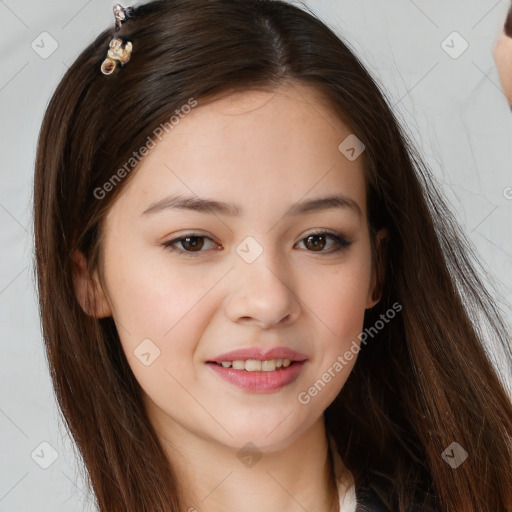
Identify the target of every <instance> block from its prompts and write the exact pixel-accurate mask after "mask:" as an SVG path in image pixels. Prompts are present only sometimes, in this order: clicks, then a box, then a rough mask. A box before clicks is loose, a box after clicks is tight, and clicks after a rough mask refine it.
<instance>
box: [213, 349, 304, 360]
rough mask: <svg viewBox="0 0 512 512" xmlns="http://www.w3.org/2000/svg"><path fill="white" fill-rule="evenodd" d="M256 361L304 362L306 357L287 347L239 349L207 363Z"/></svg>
mask: <svg viewBox="0 0 512 512" xmlns="http://www.w3.org/2000/svg"><path fill="white" fill-rule="evenodd" d="M247 359H256V360H257V361H268V360H270V359H290V361H305V360H306V359H307V357H306V356H305V355H304V354H301V353H300V352H297V351H296V350H292V349H291V348H287V347H274V348H272V349H270V350H267V351H264V350H263V349H262V348H261V347H250V348H240V349H238V350H232V351H231V352H226V353H224V354H221V355H219V356H217V357H214V358H213V359H209V360H208V361H207V362H209V363H222V362H223V361H240V360H242V361H246V360H247Z"/></svg>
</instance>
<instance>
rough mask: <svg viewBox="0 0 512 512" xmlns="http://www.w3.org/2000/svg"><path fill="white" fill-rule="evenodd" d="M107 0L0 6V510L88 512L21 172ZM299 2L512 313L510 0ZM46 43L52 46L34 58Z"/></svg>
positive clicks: (28, 176) (103, 23) (8, 0)
mask: <svg viewBox="0 0 512 512" xmlns="http://www.w3.org/2000/svg"><path fill="white" fill-rule="evenodd" d="M113 3H114V2H110V1H104V0H89V1H83V0H68V1H67V2H57V1H56V0H49V1H45V2H35V1H33V0H32V1H24V2H16V1H15V0H5V1H4V0H0V34H1V36H0V38H1V45H0V52H1V56H2V57H1V66H0V105H1V112H2V117H1V123H0V129H1V137H0V140H1V144H2V146H1V147H2V151H1V152H0V176H1V187H0V226H1V241H0V243H1V246H2V266H1V269H0V307H1V309H0V311H1V312H0V315H1V320H0V329H1V340H2V353H3V357H2V358H0V365H1V372H2V386H1V387H0V429H1V433H2V435H1V445H0V446H1V453H2V466H1V473H0V512H7V511H9V512H17V511H20V512H21V511H23V512H26V511H33V510H38V511H41V512H44V511H50V510H51V511H52V512H60V511H75V510H76V511H79V510H80V511H81V510H93V507H92V501H91V499H90V498H88V497H87V494H86V493H85V492H84V489H85V487H84V480H83V477H82V475H81V473H80V470H79V466H78V465H77V464H76V460H75V456H74V454H73V450H72V444H71V441H70V440H69V438H68V437H67V434H66V433H65V429H64V427H63V425H62V423H61V421H60V419H59V414H58V411H57V408H56V405H55V400H54V397H53V391H52V387H51V383H50V379H49V375H48V371H47V367H46V361H45V356H44V352H43V343H42V339H41V334H40V328H39V318H38V312H37V302H36V300H37V299H36V295H35V292H34V280H33V265H32V226H31V200H32V173H33V163H34V155H35V147H36V141H37V136H38V131H39V126H40V123H41V120H42V116H43V113H44V110H45V107H46V104H47V102H48V100H49V98H50V95H51V94H52V92H53V90H54V89H55V87H56V86H57V84H58V82H59V80H60V79H61V77H62V75H63V73H64V72H65V70H66V68H67V66H69V65H70V64H71V63H72V62H73V60H74V59H75V58H76V57H77V55H78V53H79V51H81V49H83V48H84V47H85V46H86V45H87V44H88V43H89V42H91V41H92V39H93V38H94V37H95V36H96V35H97V34H98V33H99V32H100V31H101V30H103V29H104V28H106V27H108V26H109V24H111V23H112V20H113V16H112V5H113ZM306 3H307V5H308V6H309V7H310V8H311V9H312V10H313V11H314V12H316V13H317V14H318V15H319V16H320V18H321V19H323V20H324V21H325V22H326V23H327V24H328V25H329V26H330V27H331V28H333V29H334V30H335V31H336V32H337V33H338V34H340V35H342V36H343V37H344V39H345V40H347V41H348V42H349V43H350V45H351V46H352V47H353V49H354V50H355V51H356V53H357V54H358V55H359V57H360V58H361V59H362V61H363V63H365V64H366V65H367V67H368V68H369V70H370V72H371V73H372V74H373V76H374V77H375V78H376V79H377V80H378V82H379V83H380V84H381V85H382V87H383V88H384V89H385V91H386V92H387V95H388V98H389V100H390V101H391V103H392V105H393V106H394V109H395V111H396V112H397V115H398V116H399V119H400V120H402V122H403V123H404V124H405V125H406V126H407V128H408V131H409V133H410V134H411V136H412V137H413V140H414V141H415V142H416V144H417V146H418V147H419V148H420V150H421V152H422V154H423V156H424V158H425V159H426V161H427V162H428V163H429V165H430V166H431V168H432V170H433V172H434V173H435V175H436V176H437V178H438V180H439V181H440V183H441V184H442V188H443V189H444V192H445V194H446V195H447V197H448V200H449V202H450V204H451V205H452V209H453V211H454V212H455V214H456V215H457V217H458V219H459V221H460V222H461V224H462V225H463V227H464V228H465V230H466V233H467V234H468V236H469V238H470V240H471V241H472V242H473V244H474V245H475V246H476V249H477V251H478V253H479V254H480V256H481V258H482V260H483V261H484V262H485V265H486V267H487V268H488V269H490V271H491V272H492V274H493V275H494V277H495V280H496V283H497V288H498V289H497V291H495V292H493V293H495V294H496V297H498V296H499V295H498V294H501V295H502V297H503V299H504V302H503V304H502V307H503V309H504V310H505V312H506V315H507V316H508V317H510V316H511V315H510V313H511V303H512V235H511V227H510V224H511V220H512V193H510V194H509V195H508V197H509V198H508V199H507V197H506V196H507V193H506V191H507V190H510V189H508V188H507V187H512V172H511V169H512V166H511V162H512V144H511V138H512V114H511V112H510V111H509V109H508V106H507V102H506V99H505V97H504V95H503V93H502V91H501V88H500V85H499V81H498V74H497V70H496V68H495V65H494V62H493V59H492V48H493V46H494V44H495V42H496V39H497V36H498V33H499V32H500V31H501V28H502V26H503V22H504V19H505V14H506V11H507V8H508V3H509V2H508V0H501V1H495V0H478V1H477V0H452V1H451V2H445V1H444V0H431V1H429V2H420V1H419V0H416V1H413V0H392V1H390V2H382V1H377V0H366V1H365V2H361V1H359V0H310V1H307V2H306ZM454 31H456V32H458V33H459V34H460V36H462V38H464V40H465V41H467V43H468V44H469V47H468V48H467V50H466V51H465V52H464V53H462V54H461V55H460V56H458V57H457V58H452V56H450V55H448V54H447V53H446V51H445V50H444V49H443V41H444V40H446V38H447V37H448V36H449V35H450V34H452V33H453V32H454ZM43 32H47V33H48V34H50V36H48V35H41V34H42V33H43ZM52 39H53V40H54V41H55V43H53V42H52ZM41 40H43V41H41ZM452 41H453V42H452ZM462 43H463V42H462V39H460V38H459V36H450V38H448V39H447V42H446V43H444V46H445V47H446V44H448V45H450V46H452V47H453V48H452V49H451V50H450V51H452V52H458V51H459V50H460V49H461V48H462ZM52 44H57V45H58V47H57V49H56V50H55V51H54V52H53V53H52V54H51V55H45V54H44V52H49V51H50V50H51V48H52V46H51V45H52ZM36 45H38V46H36ZM32 46H34V47H35V48H36V49H37V50H38V52H39V53H37V52H36V51H35V49H33V47H32ZM41 53H42V54H43V55H40V54H41ZM43 57H46V58H43ZM42 442H47V443H49V444H50V445H51V446H52V447H53V448H54V449H55V450H56V452H57V453H58V457H57V459H56V460H55V461H54V462H53V464H51V465H50V466H49V467H48V468H47V469H43V468H42V467H41V464H43V465H44V464H45V463H46V464H48V463H49V462H51V459H50V458H49V457H50V453H51V452H50V450H49V449H48V447H47V446H46V445H43V446H42V447H41V446H40V444H41V443H42ZM34 450H35V452H34ZM33 453H34V456H33V457H32V455H31V454H33ZM37 454H39V455H40V456H39V457H38V456H37ZM36 461H37V462H38V463H36Z"/></svg>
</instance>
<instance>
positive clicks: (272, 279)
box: [226, 236, 300, 326]
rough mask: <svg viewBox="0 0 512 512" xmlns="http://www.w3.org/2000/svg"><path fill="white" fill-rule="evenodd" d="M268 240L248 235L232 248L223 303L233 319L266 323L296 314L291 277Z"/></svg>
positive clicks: (297, 302) (285, 265)
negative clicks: (229, 283) (229, 282)
mask: <svg viewBox="0 0 512 512" xmlns="http://www.w3.org/2000/svg"><path fill="white" fill-rule="evenodd" d="M272 240H273V238H272V237H262V238H258V240H256V238H254V237H251V236H249V237H247V238H246V239H245V240H243V241H242V242H241V243H240V244H239V245H238V246H237V248H236V252H237V254H236V258H235V264H234V268H233V272H232V276H233V285H232V286H231V287H230V295H229V298H228V301H227V305H226V314H227V315H228V316H229V318H230V319H231V320H232V321H234V322H236V321H239V320H241V319H243V320H244V321H248V320H252V321H254V322H259V323H261V324H263V325H265V326H270V325H273V324H275V323H278V322H280V321H281V320H283V319H285V318H289V319H291V318H292V317H293V318H295V317H296V316H297V315H298V313H299V310H300V304H299V301H298V298H297V297H296V294H295V291H294V289H293V288H294V286H293V282H292V280H293V276H292V275H291V272H290V271H289V268H288V266H287V264H286V261H285V260H284V259H282V256H280V254H279V252H278V249H276V248H275V247H274V246H272V244H273V242H272Z"/></svg>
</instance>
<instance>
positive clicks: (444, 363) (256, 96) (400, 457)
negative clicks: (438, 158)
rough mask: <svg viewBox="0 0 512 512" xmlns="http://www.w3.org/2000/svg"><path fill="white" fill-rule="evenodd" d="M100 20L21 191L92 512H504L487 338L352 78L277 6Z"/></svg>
mask: <svg viewBox="0 0 512 512" xmlns="http://www.w3.org/2000/svg"><path fill="white" fill-rule="evenodd" d="M115 14H116V25H115V28H114V29H113V30H106V31H104V32H103V33H102V34H100V35H99V36H98V37H97V39H96V40H95V41H94V42H93V43H92V44H91V45H90V46H88V47H87V48H86V49H85V50H84V51H83V52H82V54H81V55H80V56H79V57H78V59H77V60H76V62H75V63H74V64H73V65H72V66H71V67H70V69H69V70H68V72H67V73H66V75H65V76H64V78H63V79H62V81H61V83H60V84H59V86H58V88H57V90H56V91H55V94H54V96H53V98H52V100H51V102H50V104H49V106H48V109H47V112H46V115H45V118H44V121H43V125H42V128H41V134H40V140H39V144H38V150H37V161H36V170H35V189H34V218H35V245H36V265H37V277H38V284H39V295H40V307H41V315H42V324H43V330H44V339H45V343H46V349H47V354H48V361H49V365H50V370H51V375H52V379H53V382H54V386H55V391H56V395H57V398H58V401H59V405H60V407H61V409H62V412H63V416H64V418H65V420H66V422H67V425H68V427H69V430H70V433H71V435H72V436H73V438H74V440H75V441H76V444H77V447H78V449H79V451H80V454H81V456H82V457H83V460H84V464H85V467H86V469H87V473H88V476H89V479H90V485H91V486H92V489H93V491H94V494H95V497H96V500H97V504H98V508H99V510H101V511H102V512H103V511H105V512H107V511H108V512H121V511H122V512H142V511H147V512H160V511H162V512H163V511H176V512H178V511H179V512H184V511H189V512H191V511H194V510H197V511H201V512H203V511H204V512H216V511H221V510H222V511H226V510H244V511H249V512H251V511H261V510H284V511H298V510H308V511H313V510H318V511H322V512H326V511H329V512H331V511H342V512H349V511H352V512H353V511H355V510H357V511H358V512H363V511H393V512H394V511H400V512H405V511H428V510H431V511H442V512H448V511H449V512H484V511H485V512H488V511H493V512H510V511H512V447H511V433H512V406H511V400H510V396H508V395H507V391H506V390H505V387H504V385H503V383H502V382H501V380H500V376H499V374H498V373H497V372H496V370H495V368H494V367H493V364H492V362H491V361H492V359H493V355H492V354H490V353H489V349H488V347H489V346H491V345H490V343H493V342H494V343H495V345H494V346H495V347H496V349H495V350H496V351H498V352H499V353H500V354H501V353H502V354H503V355H502V356H501V357H502V362H505V363H507V362H510V361H511V360H512V359H511V352H510V346H509V333H508V331H507V327H506V325H505V323H504V321H503V320H502V319H501V318H500V316H499V311H498V308H497V306H496V304H495V303H494V302H493V300H492V298H491V297H490V294H489V293H488V292H487V291H486V289H485V288H484V286H483V285H482V283H481V280H480V277H479V273H478V272H477V271H476V270H475V269H474V268H475V267H474V265H475V264H474V263H473V262H472V252H471V249H470V247H469V246H468V245H467V243H466V241H465V238H464V236H463V234H462V233H461V231H460V230H459V228H458V227H457V225H456V224H455V223H454V222H453V219H452V216H451V215H450V213H449V210H448V208H447V207H446V204H445V202H444V201H443V199H442V197H441V196H440V195H439V194H438V192H437V191H436V188H435V187H434V186H433V184H432V182H431V178H430V174H429V172H428V170H427V169H426V168H425V167H424V165H423V164H422V162H421V159H420V158H419V156H418V155H417V153H416V152H415V150H414V149H413V148H412V147H411V145H410V144H409V142H408V139H407V137H406V135H405V134H404V133H403V131H402V130H401V128H400V126H399V124H398V122H397V120H396V119H395V117H394V115H393V113H392V111H391V109H390V107H389V105H388V103H387V102H386V100H385V98H384V96H383V94H382V93H381V92H380V90H379V88H378V87H377V85H376V84H375V82H374V81H373V80H372V78H371V77H370V75H369V74H368V73H367V71H366V70H365V69H364V68H363V66H362V65H361V63H360V62H359V61H358V59H357V58H356V57H355V56H354V55H353V53H351V51H349V49H348V48H347V46H346V45H345V44H344V43H343V42H342V41H341V40H340V38H339V37H338V36H337V35H335V34H334V33H333V32H332V31H331V30H330V29H329V28H328V27H326V26H325V24H323V23H322V22H321V21H319V20H318V19H317V18H315V17H314V16H313V15H311V14H309V13H308V12H306V11H304V10H301V9H299V8H297V7H295V6H293V5H290V4H288V3H285V2H281V1H278V0H201V1H199V0H168V1H157V2H149V3H147V4H145V5H141V6H136V7H133V8H129V9H123V8H122V7H120V6H117V7H116V8H115ZM488 342H489V343H488ZM498 349H500V350H498Z"/></svg>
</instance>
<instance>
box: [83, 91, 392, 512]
mask: <svg viewBox="0 0 512 512" xmlns="http://www.w3.org/2000/svg"><path fill="white" fill-rule="evenodd" d="M350 133H351V131H350V129H349V128H348V127H347V126H346V125H345V124H343V123H342V122H341V121H340V120H339V119H338V118H337V117H335V116H334V114H333V113H331V111H330V110H329V108H328V106H327V105H326V104H325V103H324V102H323V101H322V98H321V97H320V96H319V95H318V93H317V92H316V91H315V90H314V89H312V88H309V87H306V86H302V85H301V86H297V85H295V86H293V87H292V86H286V87H282V88H280V89H276V90H274V91H272V92H263V91H245V92H243V93H236V94H232V95H229V96H224V97H221V98H219V99H216V100H215V101H214V102H213V103H210V104H207V105H203V106H201V103H200V104H199V106H198V107H196V108H194V109H192V112H191V113H190V114H188V115H187V116H186V117H185V118H184V119H183V120H181V121H180V123H179V124H178V125H177V126H176V127H175V128H174V129H173V131H172V132H170V133H169V134H168V135H166V136H165V138H164V139H163V140H162V141H161V142H159V143H158V144H157V146H156V148H154V149H153V150H152V151H151V152H150V153H149V155H148V156H147V157H146V158H145V160H144V161H143V162H142V164H141V166H140V168H139V169H138V170H137V172H136V174H135V175H134V176H133V177H132V179H131V181H130V183H128V184H127V186H126V187H125V189H124V190H123V191H122V193H121V194H120V196H119V198H118V199H117V200H116V202H115V203H114V204H113V206H112V208H111V209H110V211H109V213H108V215H107V217H106V219H105V224H104V226H103V228H104V231H103V233H104V239H103V241H104V246H103V272H104V279H105V281H104V285H105V288H104V289H103V290H102V289H101V285H100V284H99V283H100V281H99V279H98V274H97V273H95V274H94V276H92V277H91V278H89V277H88V276H86V275H85V273H84V271H83V270H84V268H85V260H84V258H83V255H81V254H80V253H77V254H76V255H75V256H76V262H77V267H78V268H81V269H82V271H80V272H77V277H76V281H75V287H76V290H77V296H78V297H79V300H80V301H81V303H82V304H83V307H84V308H85V307H86V304H85V297H86V294H87V289H88V287H89V286H91V283H92V286H93V287H96V297H95V298H96V301H97V306H96V308H95V309H94V311H91V310H89V311H88V313H89V314H94V315H95V316H98V317H102V316H113V318H114V320H115V323H116V326H117V328H118V332H119V336H120V340H121V343H122V346H123V349H124V352H125V354H126V357H127V360H128V363H129V364H130V366H131V368H132V370H133V373H134V375H135V377H136V378H137V380H138V382H139V383H140V384H141V387H142V388H143V390H144V394H145V395H144V399H145V404H146V408H147V410H148V414H149V417H150V420H151V422H152V424H153V425H154V427H155V429H156V431H157V434H158V435H159V437H160V439H161V440H162V443H163V445H164V446H165V450H166V452H167V454H168V456H169V458H170V460H171V461H172V464H173V465H174V466H175V467H176V468H177V471H178V474H179V475H180V478H181V479H182V482H183V485H184V489H185V492H186V493H187V494H186V495H187V496H190V507H193V506H194V507H196V508H197V509H198V510H201V512H217V511H218V512H220V511H223V512H224V511H226V510H244V511H246V512H256V511H257V512H260V511H261V510H282V511H300V510H304V509H306V510H323V511H328V510H337V508H336V507H337V505H336V506H333V503H336V504H337V500H338V497H337V491H336V488H335V486H334V482H333V480H332V479H331V477H330V473H329V471H330V465H329V461H328V444H327V438H326V432H325V425H324V421H323V412H324V410H325V409H326V408H327V406H328V405H329V404H330V403H331V402H332V401H333V400H334V398H335V397H336V395H337V394H338V393H339V391H340V389H341V388H342V387H343V385H344V383H345V381H346V379H347V378H348V376H349V374H350V372H351V370H352V368H353V366H354V364H355V362H356V357H354V359H353V360H352V361H350V362H349V364H348V365H346V366H345V367H344V368H343V370H342V371H340V372H338V373H337V374H336V377H335V378H333V379H332V380H331V381H330V382H329V383H328V384H327V385H326V386H325V388H324V389H323V390H322V391H321V392H320V393H319V394H318V395H317V396H315V397H314V398H312V400H311V401H310V403H309V404H307V405H303V404H301V403H300V402H299V401H298V399H297V396H298V394H299V393H300V392H303V391H306V390H307V389H308V388H309V387H310V386H311V385H312V384H313V383H314V382H315V381H317V380H318V379H319V378H320V376H321V375H322V374H323V373H324V372H325V371H326V370H327V369H328V368H329V367H331V366H332V365H333V363H334V362H335V361H336V358H337V357H338V356H339V355H342V354H344V353H345V351H346V350H348V349H349V348H350V346H351V344H352V342H353V341H354V340H355V341H357V342H358V339H357V335H358V334H359V333H360V332H361V330H362V327H363V316H364V312H365V309H366V308H370V307H373V306H374V305H375V304H376V302H377V301H378V299H379V297H376V295H378V293H377V292H376V290H377V288H378V286H379V284H378V283H377V277H376V276H377V273H376V264H375V263H372V257H371V248H370V238H369V231H368V226H367V217H366V193H365V180H364V172H363V158H362V157H359V158H357V159H356V160H355V161H349V160H348V159H347V158H345V156H344V155H343V154H342V153H341V152H340V151H339V150H338V146H339V144H340V143H341V142H342V141H343V140H344V139H345V138H346V137H347V136H348V135H349V134H350ZM334 192H337V193H340V194H343V195H345V196H347V197H349V198H350V199H352V200H353V201H355V202H356V203H357V204H358V206H359V208H360V210H361V211H360V213H358V212H357V211H356V210H353V209H349V208H333V209H329V210H324V211H317V212H312V213H308V214H303V215H300V216H297V217H291V216H283V215H284V212H285V211H286V210H287V208H288V207H289V206H291V205H293V204H295V203H297V202H299V201H301V200H304V199H312V198H317V197H322V196H325V195H330V194H332V193H334ZM176 193H180V194H192V195H194V194H196V195H197V196H200V197H202V198H204V197H208V198H212V199H215V200H218V201H225V202H228V203H236V204H238V205H240V206H241V207H242V208H243V214H242V215H241V216H239V217H228V216H223V215H220V214H217V215H214V214H211V213H206V214H205V213H199V212H192V211H185V210H177V209H175V210H162V211H159V212H158V213H153V214H147V215H142V212H144V210H146V209H147V208H148V207H149V206H150V205H152V204H154V203H155V202H157V201H159V200H161V199H162V198H164V197H166V196H168V195H170V194H176ZM317 228H325V229H327V230H334V231H337V232H338V233H340V234H342V235H343V236H344V237H346V238H347V239H348V240H349V241H351V242H352V243H351V245H350V246H348V247H347V248H345V249H342V250H340V251H339V252H332V251H333V250H334V249H335V248H336V247H337V244H336V242H335V240H333V239H330V238H328V237H327V238H325V239H324V240H323V243H324V244H325V245H322V238H321V237H320V238H317V239H314V240H313V243H311V242H310V243H308V241H307V238H306V237H307V236H308V235H309V234H310V233H311V232H313V231H314V230H315V229H317ZM187 233H195V234H197V233H199V234H200V235H201V236H205V237H209V238H211V241H210V240H209V239H208V238H206V239H199V240H198V241H199V242H202V243H203V246H202V248H201V249H199V252H197V250H196V252H194V247H193V246H192V247H191V244H186V243H180V242H178V243H176V244H175V248H176V249H177V250H178V251H179V250H181V252H170V251H169V249H167V248H165V247H163V245H162V244H163V243H164V242H166V241H169V240H172V239H174V238H177V237H178V236H183V235H185V234H187ZM247 236H251V237H253V238H254V239H255V240H256V241H257V243H258V244H259V245H260V246H261V248H262V250H263V252H262V254H261V255H260V256H259V257H258V258H257V259H256V260H255V261H254V262H252V263H247V262H246V261H245V260H244V259H242V258H241V257H240V256H239V255H238V254H237V252H236V248H237V246H238V245H239V244H240V243H241V242H242V241H243V240H244V239H245V238H246V237H247ZM385 236H387V235H386V233H385V232H381V233H379V236H378V240H377V242H378V243H380V241H381V240H383V239H384V238H385ZM315 240H316V241H317V242H318V243H319V245H320V249H318V250H317V251H315V245H314V242H315ZM196 241H197V240H196ZM219 247H220V249H219ZM187 249H188V251H189V253H188V254H190V253H192V256H187V253H186V250H187ZM98 290H99V291H98ZM89 307H90V306H89ZM146 338H150V339H151V340H152V341H153V343H154V344H155V345H157V346H158V347H159V349H160V351H161V353H160V356H159V357H158V358H157V359H155V361H154V362H153V363H152V364H151V365H150V366H144V365H143V364H141V362H140V361H139V359H138V358H137V357H136V356H135V355H134V353H133V351H134V350H135V349H136V347H137V346H138V345H139V344H140V343H141V341H142V340H144V339H146ZM358 343H359V342H358ZM278 345H285V346H288V347H290V348H292V349H294V350H297V351H300V352H302V353H303V354H305V355H306V356H307V358H308V361H307V362H306V364H305V366H304V368H303V370H302V373H301V374H300V376H299V378H298V379H297V380H296V381H295V382H293V383H291V384H289V385H287V386H285V387H284V388H282V389H280V390H278V391H276V392H273V393H270V394H268V393H267V394H264V393H253V392H249V391H245V390H242V389H240V388H238V387H235V386H234V385H232V384H230V383H227V382H225V381H224V380H223V379H221V378H220V377H218V376H217V375H216V374H215V373H214V372H213V371H212V370H211V369H210V368H209V367H208V366H207V365H206V361H207V360H209V359H211V358H213V357H215V356H217V355H220V354H222V353H224V352H227V351H230V350H234V349H237V348H242V347H252V346H260V347H264V348H270V347H274V346H278ZM363 350H364V348H363ZM248 442H251V443H252V444H253V445H255V446H256V447H257V450H258V451H259V452H260V453H261V454H262V458H261V459H260V460H259V461H258V462H257V463H256V464H255V465H253V466H252V467H246V466H245V465H244V464H242V463H241V462H240V460H239V459H238V458H237V452H238V451H239V450H240V448H241V447H243V446H245V445H246V443H248ZM249 496H250V499H247V497H249Z"/></svg>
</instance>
